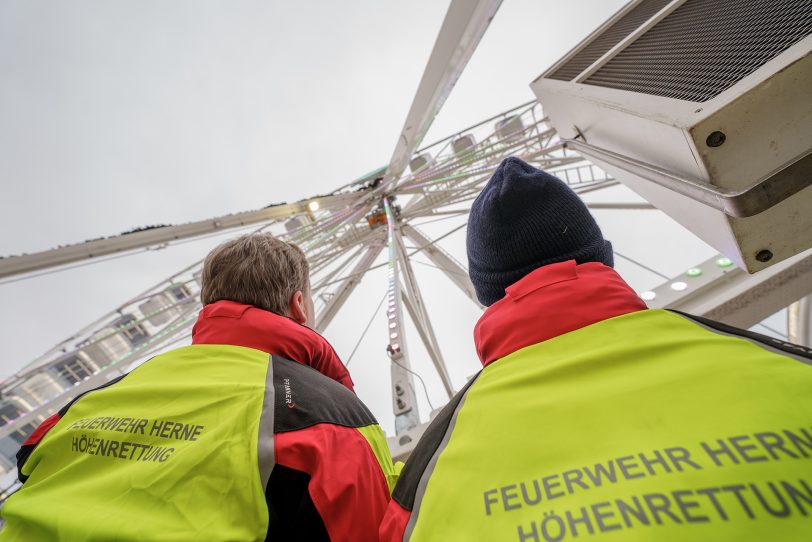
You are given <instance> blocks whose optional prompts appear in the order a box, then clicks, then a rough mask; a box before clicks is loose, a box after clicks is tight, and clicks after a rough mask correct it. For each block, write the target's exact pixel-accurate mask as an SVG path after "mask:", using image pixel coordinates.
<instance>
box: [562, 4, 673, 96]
mask: <svg viewBox="0 0 812 542" xmlns="http://www.w3.org/2000/svg"><path fill="white" fill-rule="evenodd" d="M670 1H671V0H643V1H642V2H640V3H639V4H638V5H637V6H636V7H635V8H634V9H632V10H631V11H629V12H628V13H627V14H626V15H624V16H623V17H621V18H620V19H618V21H617V22H616V23H615V24H613V25H612V26H610V27H609V28H607V29H606V31H605V32H603V33H602V34H601V35H599V36H597V37H596V38H595V39H594V40H592V42H590V43H589V44H588V45H587V46H586V47H584V48H583V49H581V50H580V51H578V53H576V54H575V56H573V57H572V58H571V59H569V60H568V61H567V63H566V64H564V65H563V66H561V67H560V68H558V69H557V70H556V71H555V72H553V73H552V74H551V75H548V76H546V77H548V78H549V79H558V80H560V81H571V80H573V79H575V78H576V77H577V76H578V74H579V73H581V72H582V71H584V70H585V69H587V68H588V67H590V66H591V65H592V64H593V63H594V62H595V61H596V60H598V59H599V58H600V57H602V56H603V55H605V54H606V53H607V52H608V51H609V50H610V49H611V48H612V47H614V46H615V45H617V44H618V43H620V42H621V41H622V40H623V39H624V38H625V37H626V36H628V35H629V34H631V33H632V32H634V31H635V30H637V28H639V27H640V25H642V24H643V23H644V22H646V21H647V20H649V19H650V18H651V17H652V16H654V14H655V13H657V12H658V11H660V10H661V9H663V8H664V7H665V6H666V5H667V4H668V3H669V2H670Z"/></svg>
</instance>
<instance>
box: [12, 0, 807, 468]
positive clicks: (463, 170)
mask: <svg viewBox="0 0 812 542" xmlns="http://www.w3.org/2000/svg"><path fill="white" fill-rule="evenodd" d="M498 5H499V2H498V1H486V0H480V1H467V0H454V1H453V2H452V3H451V6H450V8H449V11H448V14H447V16H446V20H445V22H444V23H443V26H442V29H441V33H440V37H439V38H438V40H437V42H436V44H435V47H434V49H433V51H432V54H431V58H430V60H429V63H428V66H427V68H426V71H425V73H424V75H423V79H422V80H421V83H420V87H419V89H418V92H417V95H416V97H415V100H414V102H413V104H412V107H411V109H410V111H409V114H408V117H407V120H406V122H405V123H404V127H403V130H402V133H401V134H400V136H399V137H398V139H397V143H396V145H395V150H394V152H393V155H392V158H391V160H390V162H389V165H388V166H386V167H383V168H381V169H379V170H377V171H375V172H373V173H371V174H368V175H365V176H364V177H362V178H360V179H358V180H356V181H353V182H351V183H349V184H347V185H346V186H343V187H341V188H339V189H338V190H336V191H334V192H332V193H330V194H323V195H318V196H314V197H312V198H309V199H307V200H303V201H300V202H295V203H288V204H280V205H274V206H270V207H268V208H265V209H260V210H256V211H247V212H243V213H237V214H233V215H228V216H224V217H217V218H213V219H210V220H205V221H199V222H194V223H190V224H183V225H175V226H162V227H153V228H149V229H144V230H142V231H136V232H132V233H128V234H124V235H120V236H116V237H111V238H107V239H101V240H95V241H90V242H86V243H81V244H77V245H71V246H67V247H60V248H57V249H54V250H50V251H45V252H42V253H38V254H32V255H24V256H16V257H9V258H4V259H0V277H8V276H12V275H18V274H24V273H29V274H31V273H35V272H37V271H39V270H42V269H45V268H49V267H55V266H62V265H67V264H70V263H73V262H80V261H88V260H91V261H92V260H93V259H97V258H103V257H105V256H108V255H110V254H115V253H120V252H127V251H135V250H140V249H145V248H148V247H154V246H162V245H166V244H170V245H171V244H172V243H173V242H175V241H178V240H181V239H188V238H194V237H199V236H204V235H209V234H211V233H215V232H220V231H225V230H233V231H234V232H235V234H236V233H238V232H244V231H245V230H247V229H249V230H252V231H270V232H273V233H274V234H275V235H278V236H279V237H281V238H284V239H288V240H291V241H293V242H296V243H297V244H298V245H299V246H301V247H302V249H303V250H305V252H306V253H307V255H308V258H309V260H310V263H311V283H312V289H313V297H314V300H315V301H316V309H317V319H316V329H317V330H319V331H323V330H324V329H325V328H327V326H328V325H329V324H330V323H331V322H332V321H333V319H334V318H335V316H336V315H337V314H338V313H339V311H340V309H341V308H342V306H343V305H344V304H345V303H346V302H347V299H348V298H349V297H350V296H351V294H352V293H353V291H354V290H355V289H356V288H357V286H358V284H359V283H360V281H361V278H362V277H363V276H364V275H365V274H366V273H367V272H369V271H370V270H372V269H377V268H386V269H387V284H386V293H385V295H384V298H383V300H382V303H385V306H386V315H387V334H388V335H387V338H386V341H385V342H384V341H382V349H381V351H382V354H381V357H382V360H383V361H387V360H386V358H384V353H383V346H386V354H385V355H386V356H387V357H388V363H389V364H390V368H391V389H392V407H393V410H394V413H395V427H396V433H397V434H396V436H395V437H394V438H393V439H392V440H391V441H390V445H391V447H392V450H393V453H394V455H395V456H397V457H401V458H402V457H405V456H406V455H408V453H409V451H410V450H411V447H412V446H413V445H414V443H415V442H416V440H417V438H419V435H420V434H421V432H422V430H423V428H424V427H425V424H422V425H421V422H424V421H425V416H424V417H423V418H422V419H421V416H420V415H419V413H418V410H417V402H416V399H415V386H414V382H413V377H414V373H413V370H412V368H411V364H410V359H409V348H408V346H407V342H406V337H405V335H404V329H405V326H404V324H405V318H406V315H407V314H408V317H409V319H410V320H411V321H412V322H413V323H414V326H415V328H416V330H417V333H418V336H419V339H420V341H421V342H422V343H423V345H424V347H425V350H426V352H427V353H428V356H429V357H430V359H431V361H432V363H433V365H434V368H435V369H436V372H437V375H438V378H439V379H440V381H441V382H442V384H443V387H444V389H445V391H446V393H447V394H448V395H449V396H451V395H452V394H453V393H454V392H455V389H454V386H453V383H452V382H451V379H450V378H449V377H448V371H447V367H446V363H445V360H444V357H443V353H442V350H441V340H439V339H440V338H439V337H437V336H436V334H435V332H434V328H433V326H432V322H431V319H430V314H429V311H428V310H427V307H426V303H425V300H424V298H423V296H422V294H421V290H420V286H419V284H418V281H417V279H416V276H415V273H414V270H413V269H412V261H413V259H414V256H416V255H418V254H420V255H423V256H425V257H426V258H428V260H429V261H430V262H431V263H432V265H433V266H435V267H436V268H438V269H440V270H441V271H442V272H443V273H444V274H445V276H446V277H447V278H448V279H449V284H451V285H452V286H453V287H456V288H457V289H459V290H460V291H461V292H462V293H463V294H464V295H465V296H467V297H468V298H470V299H471V301H472V303H474V304H476V305H477V306H479V303H478V301H477V300H476V296H475V294H474V290H473V286H472V285H471V282H470V280H469V279H468V276H467V270H466V268H465V266H464V265H463V264H462V263H460V262H458V261H457V260H456V259H455V258H454V257H453V256H452V255H451V254H449V253H448V252H447V251H446V250H444V249H443V248H442V246H441V245H440V241H442V239H443V238H445V237H446V236H447V235H449V234H451V233H453V232H454V231H456V230H458V229H460V227H461V226H459V227H456V228H454V229H453V230H451V231H450V232H448V233H447V234H445V235H440V236H431V235H428V234H427V233H426V232H425V231H424V230H422V229H421V227H420V223H421V222H422V223H425V222H426V221H428V220H443V219H445V218H448V217H460V216H464V215H466V214H467V212H468V205H469V204H470V202H471V200H473V198H474V197H475V196H476V195H477V194H478V193H479V191H480V190H481V188H482V186H483V184H484V183H485V182H486V181H487V180H488V178H489V177H490V175H491V173H492V171H493V170H494V169H495V168H496V167H497V165H498V164H499V163H500V162H501V160H502V159H504V158H505V157H507V156H519V157H521V158H523V159H524V160H526V161H528V162H530V163H531V164H534V165H536V166H538V167H541V168H544V169H546V170H547V171H550V172H551V173H553V174H556V175H558V176H559V177H560V178H562V179H564V180H565V181H566V182H567V183H568V184H569V185H570V186H571V187H572V188H573V190H575V191H576V192H577V193H579V194H587V193H589V192H594V191H597V190H602V189H605V188H608V187H613V186H616V185H617V184H618V183H617V181H616V180H614V179H613V178H612V177H610V176H609V175H607V174H606V173H604V172H603V171H602V170H601V169H598V168H597V167H595V166H594V165H592V164H591V163H589V162H586V161H585V160H584V158H583V157H582V156H581V155H579V154H576V153H575V152H573V150H572V149H570V148H567V147H566V146H565V145H564V143H563V141H562V140H561V138H559V136H558V134H557V132H556V130H555V129H554V128H553V126H552V125H551V123H550V119H549V118H548V117H547V116H546V115H545V112H544V111H543V110H542V108H541V106H540V104H538V103H537V102H530V103H526V104H523V105H520V106H518V107H515V108H513V109H510V110H508V111H505V112H504V113H502V114H500V115H497V116H495V117H492V118H489V119H486V120H484V121H483V122H481V123H479V124H477V125H475V126H471V127H469V128H466V129H464V130H461V131H460V132H458V133H456V134H453V135H452V136H450V137H448V138H445V139H443V140H441V141H438V142H436V143H433V144H431V145H428V146H426V147H423V148H418V147H419V146H420V144H421V140H422V138H423V135H424V134H425V133H426V131H427V129H428V127H429V125H430V124H431V121H432V119H433V118H434V116H435V115H436V113H437V111H438V110H439V108H440V107H441V105H442V103H443V101H444V100H445V98H446V96H447V95H448V93H449V92H450V90H451V88H452V87H453V85H454V83H455V81H456V80H457V78H458V76H459V74H460V73H461V71H462V69H463V67H464V66H465V63H466V62H467V60H468V59H469V58H470V56H471V55H472V54H473V51H474V49H475V47H476V44H477V43H478V41H479V39H480V38H481V37H482V35H483V33H484V32H485V30H486V28H487V25H488V22H489V21H490V20H491V18H492V17H493V16H494V13H495V12H496V9H497V8H498ZM407 167H408V170H409V172H408V173H406V171H407ZM591 206H592V207H593V208H595V209H616V210H619V211H621V212H637V211H636V210H640V209H651V208H652V207H651V205H650V204H648V203H620V204H618V203H595V204H592V205H591ZM463 226H464V224H463ZM810 258H811V256H809V255H801V256H799V257H796V258H794V259H791V260H787V261H785V262H783V263H781V264H779V265H777V266H775V267H773V268H772V269H771V270H770V271H769V273H772V274H771V275H769V276H768V275H756V277H757V278H758V277H760V278H763V279H764V280H760V281H759V280H750V278H748V276H747V275H746V274H745V273H744V272H742V271H739V270H738V269H736V268H735V267H731V266H730V265H728V263H729V262H727V260H725V261H724V262H723V263H725V265H723V266H721V267H720V266H719V265H717V264H718V262H717V264H713V263H712V264H711V265H716V267H715V268H713V269H714V270H718V273H715V274H714V273H711V268H708V270H707V271H706V272H705V274H704V277H705V278H704V279H697V281H694V282H690V281H686V282H685V283H684V284H685V286H684V287H682V286H680V287H679V288H674V287H673V285H674V283H675V282H681V279H680V278H676V279H674V280H670V281H668V282H667V283H666V284H665V285H664V286H663V287H662V288H661V289H656V290H655V291H652V292H646V295H648V296H649V297H650V298H651V300H652V301H653V302H654V303H655V304H657V303H662V305H657V306H677V305H679V306H685V304H687V303H688V302H689V301H691V300H692V301H691V302H692V303H695V304H697V305H694V306H698V303H700V301H703V302H705V305H703V307H710V308H707V309H702V310H700V311H699V312H702V313H703V314H715V313H714V312H713V311H714V310H719V307H723V306H725V303H726V302H731V301H733V300H735V299H739V298H743V297H746V296H747V295H748V293H752V292H760V293H759V295H763V296H766V297H767V298H769V299H771V300H773V304H772V305H769V309H767V310H771V311H772V312H775V310H773V309H776V310H777V309H778V308H780V307H784V306H786V305H788V304H790V303H791V302H793V301H796V300H797V299H800V298H802V297H804V296H806V295H808V294H809V293H810V292H812V284H811V283H810V278H809V277H810V276H812V273H809V272H808V268H809V265H810V263H809V262H810V261H812V260H810ZM717 260H718V258H717V259H716V260H714V261H717ZM200 266H201V262H197V263H195V264H194V265H191V266H189V267H187V268H186V269H182V270H180V271H179V272H177V273H176V274H174V275H172V276H170V277H168V278H167V279H166V280H164V281H163V282H161V283H160V284H156V285H155V286H154V287H152V288H150V289H148V290H147V291H145V292H143V293H142V294H140V295H138V296H136V297H134V298H133V299H130V300H128V301H126V302H124V303H122V304H120V305H119V306H118V307H116V308H115V309H114V310H113V311H111V312H110V313H108V314H106V315H103V316H102V317H100V318H99V319H98V320H96V321H95V322H93V323H91V324H89V325H87V326H85V327H84V328H82V329H80V330H79V331H77V332H76V333H74V334H73V335H72V336H71V337H68V338H67V339H65V340H64V341H63V342H61V343H60V344H59V345H57V346H55V347H54V348H53V349H51V350H49V351H48V352H46V353H44V354H43V355H42V356H40V357H39V358H38V359H37V360H34V361H33V362H32V363H30V364H28V365H26V366H25V367H24V368H22V369H21V370H20V371H19V372H18V373H17V374H16V375H14V376H13V377H12V378H10V379H8V380H6V381H5V382H3V384H2V403H0V464H2V467H3V468H5V469H9V468H11V467H12V466H13V461H12V458H13V455H14V452H16V448H17V447H18V445H19V443H20V442H21V441H22V440H23V439H24V438H25V436H26V435H27V434H28V433H29V432H30V431H31V430H32V429H33V428H34V427H35V426H36V425H37V424H38V423H40V422H41V421H42V420H43V419H44V418H45V417H47V416H49V415H51V414H52V413H54V412H55V411H56V410H57V409H59V408H60V407H61V406H62V405H64V404H65V403H66V402H68V401H69V400H70V399H71V398H73V397H75V396H76V395H78V394H79V393H82V392H83V391H86V390H89V389H93V388H95V387H97V386H99V385H101V384H103V383H105V382H107V381H109V380H110V379H111V378H113V377H115V376H117V375H119V374H121V373H122V372H124V371H126V370H127V369H128V368H129V367H130V366H132V365H133V364H134V363H138V362H139V361H142V360H144V359H146V358H147V357H149V356H150V355H151V354H153V353H155V352H157V351H160V350H163V349H165V348H167V347H169V346H171V345H173V344H175V343H177V342H179V341H182V340H185V339H187V338H188V336H189V332H190V329H191V326H192V324H193V322H194V320H195V318H196V314H197V311H198V309H199V308H200V303H199V299H198V297H199V295H198V294H199V290H200ZM689 273H691V271H690V270H689ZM782 273H783V274H782ZM700 275H702V273H700V274H699V275H696V274H695V273H692V274H691V275H690V276H691V277H692V278H697V277H700ZM776 277H778V278H776ZM748 281H749V282H748ZM381 288H382V289H383V288H384V285H383V284H381ZM672 292H673V294H674V295H671V293H672ZM710 293H712V294H713V295H714V296H715V297H714V298H713V300H712V301H709V299H710ZM382 294H383V292H382ZM651 294H653V297H651ZM669 296H670V297H669ZM645 297H646V296H645V295H644V298H645ZM759 299H761V298H759ZM655 300H656V301H655ZM680 303H682V305H680ZM776 303H777V305H776ZM805 303H806V304H805V305H803V307H802V306H801V305H797V308H796V309H793V311H790V312H791V313H792V314H793V315H794V316H793V318H794V319H795V320H793V321H794V322H796V324H794V325H795V327H794V328H793V329H801V327H803V326H806V328H808V326H809V316H808V313H809V303H808V302H805ZM755 305H757V306H758V307H763V305H762V304H761V301H758V302H757V303H756V302H753V303H751V305H749V306H748V307H749V309H752V308H753V306H755ZM773 305H775V306H773ZM688 310H698V309H693V308H689V309H688ZM769 314H771V312H765V310H764V309H763V308H760V309H759V311H752V310H751V311H750V312H749V313H748V319H747V322H751V321H752V323H755V322H758V321H759V320H758V318H764V317H765V316H767V315H769ZM726 318H727V316H726V315H722V316H720V319H723V320H724V319H726ZM731 318H732V317H731ZM753 318H756V319H755V320H753ZM746 325H752V324H750V323H747V324H746ZM799 326H800V327H799ZM806 328H804V329H806ZM795 333H796V335H797V336H799V337H800V336H802V332H800V331H798V332H795ZM803 336H805V337H808V334H807V335H803Z"/></svg>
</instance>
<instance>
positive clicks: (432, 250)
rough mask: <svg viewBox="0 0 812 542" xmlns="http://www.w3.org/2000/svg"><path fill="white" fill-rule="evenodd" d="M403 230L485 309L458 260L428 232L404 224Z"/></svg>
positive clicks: (464, 291) (457, 284) (466, 293)
mask: <svg viewBox="0 0 812 542" xmlns="http://www.w3.org/2000/svg"><path fill="white" fill-rule="evenodd" d="M401 230H402V231H403V234H404V235H405V236H406V237H408V238H409V239H410V240H411V241H412V242H413V243H414V244H415V246H416V247H417V248H418V249H422V252H423V253H424V254H425V255H426V256H427V257H428V258H429V259H430V260H431V261H432V263H433V264H434V265H436V266H437V267H439V268H440V270H441V271H442V272H443V273H445V274H446V276H447V277H448V278H449V280H450V281H451V282H453V283H454V285H455V286H457V288H459V289H460V290H462V293H464V294H465V295H466V296H468V299H470V300H471V301H473V302H474V303H475V304H476V306H477V307H479V308H480V309H484V307H483V306H482V304H481V303H480V302H479V300H478V299H477V297H476V291H475V290H474V285H473V284H472V283H471V279H470V278H469V277H468V272H467V271H466V270H465V269H464V268H463V267H462V265H460V263H459V262H458V261H457V260H455V259H454V258H453V257H452V256H451V255H450V254H448V253H447V252H446V251H444V250H443V249H442V248H440V247H439V246H437V244H436V243H433V242H432V241H431V239H429V238H428V237H427V236H426V234H424V233H423V232H422V231H420V230H419V229H417V228H415V227H414V226H410V225H409V224H404V225H403V226H402V227H401Z"/></svg>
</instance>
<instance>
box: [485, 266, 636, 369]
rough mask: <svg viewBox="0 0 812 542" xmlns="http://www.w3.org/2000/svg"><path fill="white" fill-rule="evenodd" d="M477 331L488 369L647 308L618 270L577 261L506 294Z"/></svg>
mask: <svg viewBox="0 0 812 542" xmlns="http://www.w3.org/2000/svg"><path fill="white" fill-rule="evenodd" d="M505 293H506V294H507V295H506V296H505V297H503V298H502V299H500V300H499V301H497V302H496V303H494V304H493V305H491V306H490V307H489V308H488V309H487V310H486V311H485V313H484V314H483V315H482V317H480V319H479V322H477V324H476V327H474V343H475V344H476V350H477V354H478V355H479V359H480V361H481V362H482V364H483V365H488V364H489V363H491V362H493V361H495V360H497V359H499V358H503V357H505V356H507V355H508V354H511V353H513V352H515V351H516V350H519V349H521V348H524V347H526V346H530V345H532V344H536V343H540V342H542V341H546V340H548V339H552V338H553V337H557V336H559V335H563V334H565V333H569V332H570V331H575V330H576V329H580V328H582V327H586V326H588V325H591V324H594V323H597V322H600V321H602V320H606V319H608V318H614V317H615V316H620V315H622V314H627V313H630V312H635V311H639V310H643V309H645V308H646V304H645V303H643V300H642V299H640V297H638V295H637V294H636V293H635V292H634V290H632V289H631V288H630V287H629V285H628V284H626V283H625V282H624V281H623V279H622V278H620V275H618V274H617V273H616V272H615V270H614V269H612V268H611V267H608V266H606V265H604V264H602V263H594V262H590V263H584V264H581V265H577V264H576V263H575V260H569V261H566V262H561V263H556V264H552V265H546V266H544V267H539V268H538V269H536V270H535V271H533V272H532V273H529V274H528V275H527V276H525V277H524V278H522V279H521V280H519V281H518V282H516V283H515V284H512V285H511V286H509V287H508V288H506V289H505Z"/></svg>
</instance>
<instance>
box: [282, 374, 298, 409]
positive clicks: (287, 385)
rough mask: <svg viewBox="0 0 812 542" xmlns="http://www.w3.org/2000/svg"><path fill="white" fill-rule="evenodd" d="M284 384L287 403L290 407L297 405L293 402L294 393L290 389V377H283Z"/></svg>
mask: <svg viewBox="0 0 812 542" xmlns="http://www.w3.org/2000/svg"><path fill="white" fill-rule="evenodd" d="M282 385H283V386H284V387H285V404H286V405H287V406H288V408H293V407H295V406H296V405H294V404H293V393H292V392H291V390H290V378H283V379H282Z"/></svg>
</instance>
